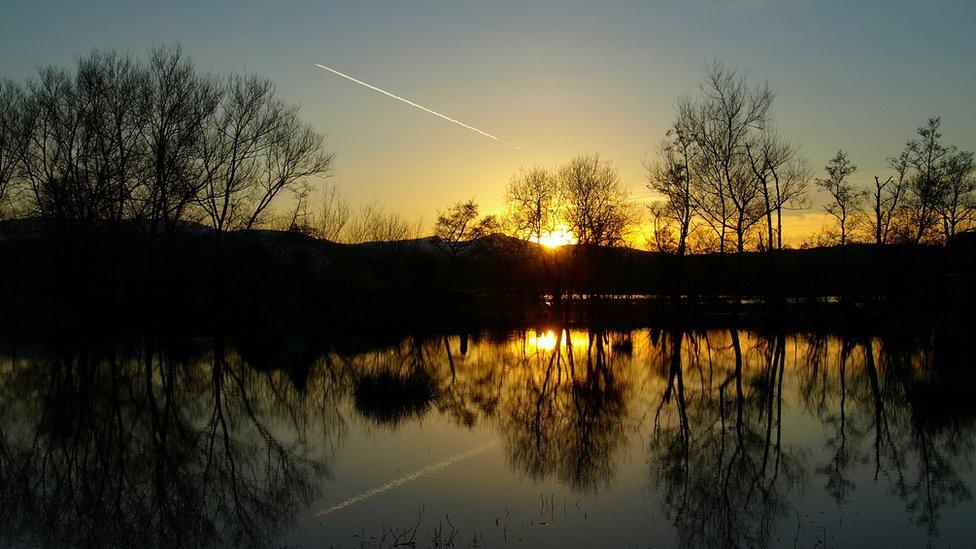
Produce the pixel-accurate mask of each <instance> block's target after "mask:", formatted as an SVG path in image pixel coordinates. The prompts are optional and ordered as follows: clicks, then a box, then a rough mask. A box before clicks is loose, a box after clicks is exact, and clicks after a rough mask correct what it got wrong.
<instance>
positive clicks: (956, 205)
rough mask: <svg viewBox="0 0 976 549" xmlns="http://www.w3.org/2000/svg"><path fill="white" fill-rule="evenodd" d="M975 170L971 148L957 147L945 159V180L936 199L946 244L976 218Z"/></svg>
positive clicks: (968, 226) (971, 224)
mask: <svg viewBox="0 0 976 549" xmlns="http://www.w3.org/2000/svg"><path fill="white" fill-rule="evenodd" d="M974 171H976V166H974V163H973V153H972V151H954V152H953V154H952V155H951V156H950V157H949V160H948V161H947V162H946V173H945V182H944V183H943V185H942V187H941V191H942V192H941V193H939V199H938V201H937V202H936V209H937V210H938V212H939V217H940V218H941V220H942V232H943V235H944V238H945V243H946V245H948V244H949V242H950V241H951V240H952V238H953V237H954V236H956V233H957V232H959V231H960V230H965V229H969V228H971V227H972V226H973V222H974V220H976V177H974Z"/></svg>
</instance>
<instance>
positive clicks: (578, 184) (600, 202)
mask: <svg viewBox="0 0 976 549" xmlns="http://www.w3.org/2000/svg"><path fill="white" fill-rule="evenodd" d="M559 188H560V193H561V196H562V200H563V201H564V203H565V210H564V216H565V220H566V224H567V225H568V228H569V230H570V231H572V233H573V235H574V236H575V237H576V241H577V242H578V243H579V244H581V245H584V246H615V245H618V244H620V243H621V242H623V240H624V236H625V232H626V230H627V227H628V225H629V224H630V222H631V220H632V217H633V212H632V210H633V204H632V201H631V199H630V193H629V192H628V191H627V189H626V188H624V187H623V185H621V184H620V177H619V176H618V175H617V170H616V168H614V167H613V164H612V163H611V162H610V161H606V160H601V159H600V155H599V154H598V153H597V154H591V155H580V156H577V157H576V158H574V159H573V160H571V161H570V162H569V163H568V164H566V165H564V166H563V167H562V168H560V169H559Z"/></svg>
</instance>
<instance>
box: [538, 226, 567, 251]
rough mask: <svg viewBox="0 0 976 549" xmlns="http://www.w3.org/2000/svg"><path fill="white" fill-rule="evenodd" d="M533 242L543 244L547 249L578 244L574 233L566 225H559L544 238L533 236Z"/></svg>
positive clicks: (543, 236) (544, 235)
mask: <svg viewBox="0 0 976 549" xmlns="http://www.w3.org/2000/svg"><path fill="white" fill-rule="evenodd" d="M532 240H533V241H535V242H538V243H539V244H542V245H543V246H545V247H546V248H558V247H560V246H565V245H567V244H575V243H576V238H575V237H574V236H573V233H571V232H570V231H569V230H568V229H567V228H566V226H565V225H559V226H558V227H556V228H555V229H553V230H551V231H549V232H547V233H545V234H543V235H542V236H538V237H536V236H533V237H532Z"/></svg>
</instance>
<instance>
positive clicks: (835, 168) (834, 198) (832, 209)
mask: <svg viewBox="0 0 976 549" xmlns="http://www.w3.org/2000/svg"><path fill="white" fill-rule="evenodd" d="M824 170H826V171H827V177H826V178H825V179H818V180H817V186H818V187H820V188H821V189H823V190H825V191H827V193H829V194H830V200H831V201H830V202H828V203H827V204H825V205H824V209H825V210H827V213H829V214H830V215H832V216H834V218H836V219H837V224H838V225H839V226H840V245H841V246H844V245H845V244H847V234H848V229H849V227H850V226H849V223H850V221H851V219H852V218H853V217H854V216H856V215H857V214H858V212H860V208H861V204H862V203H863V202H864V199H865V198H866V197H867V191H864V190H863V189H857V188H856V187H854V185H852V184H851V183H850V182H849V181H847V176H848V175H850V174H852V173H854V172H855V171H857V166H855V165H854V163H853V162H851V161H850V160H849V159H848V158H847V153H846V152H844V151H837V154H836V155H835V156H834V157H833V158H831V159H830V162H828V163H827V165H826V166H825V167H824Z"/></svg>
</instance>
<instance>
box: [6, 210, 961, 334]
mask: <svg viewBox="0 0 976 549" xmlns="http://www.w3.org/2000/svg"><path fill="white" fill-rule="evenodd" d="M41 223H42V221H41V220H19V221H15V222H6V223H4V224H0V238H2V240H0V264H4V265H9V266H16V268H9V269H4V270H2V271H0V287H2V288H3V290H2V291H0V306H2V307H3V309H4V310H5V311H6V312H7V313H8V314H6V315H5V318H4V320H3V324H5V325H6V326H7V328H9V329H17V328H18V327H19V328H27V327H30V328H31V329H35V328H39V327H43V326H44V325H48V326H49V327H51V328H52V329H57V328H56V327H57V326H59V325H60V326H63V327H64V328H67V329H77V328H79V327H81V328H84V327H88V328H94V327H97V326H101V327H104V328H109V329H112V328H116V329H123V330H139V329H148V330H151V331H160V330H162V331H172V332H174V333H204V334H207V333H214V332H215V331H216V332H220V331H221V330H225V329H229V330H234V329H240V328H243V327H246V326H251V327H253V328H255V329H258V330H261V329H269V328H270V329H273V328H275V327H278V328H281V329H304V330H310V329H316V327H328V328H330V329H332V330H335V329H339V330H342V329H348V330H350V331H355V330H360V329H363V328H372V329H376V330H379V329H383V330H393V331H396V330H438V329H441V330H443V329H448V330H452V329H478V328H482V327H489V326H496V327H518V326H524V325H577V326H580V325H598V326H606V327H609V326H617V327H620V326H643V325H646V324H647V323H648V322H652V323H658V324H660V323H666V324H678V325H688V326H701V325H709V326H715V325H732V324H735V323H739V324H741V325H743V326H745V325H753V326H755V325H764V324H765V325H776V324H783V325H789V326H793V327H803V326H818V325H819V326H830V325H837V326H850V327H853V326H857V325H865V326H870V325H871V324H872V323H874V324H876V326H874V327H875V328H882V327H884V326H888V327H890V328H892V329H898V328H902V329H904V328H906V327H909V326H911V327H925V326H928V325H930V324H931V323H932V322H934V321H936V320H938V319H940V318H958V319H959V321H961V322H963V323H964V324H965V323H967V322H968V320H967V319H968V318H969V317H970V316H971V315H970V314H969V313H970V310H971V307H972V306H973V305H974V291H973V288H974V286H976V274H974V273H976V239H973V238H970V235H969V234H962V235H959V236H958V237H957V238H956V239H955V240H954V241H953V242H952V243H951V244H950V245H949V246H947V247H935V246H924V245H918V246H915V245H889V246H885V247H876V246H872V245H848V246H844V247H841V246H835V247H826V248H813V249H803V250H781V251H776V252H773V253H770V252H745V253H742V254H717V253H716V254H696V255H688V256H684V257H677V256H674V255H671V254H665V253H661V252H647V251H640V250H633V249H629V248H604V247H592V248H584V247H582V246H576V245H569V246H564V247H561V248H557V249H548V248H545V247H542V246H539V245H537V244H534V243H526V242H523V241H520V240H518V239H514V238H510V237H505V236H502V235H492V236H486V237H481V238H478V239H476V240H474V241H471V242H469V243H468V245H467V246H466V247H465V248H464V249H463V250H461V251H459V252H458V253H457V254H449V253H448V252H447V251H446V248H445V247H444V245H443V243H442V242H440V241H438V240H437V239H434V238H430V239H419V240H412V241H400V242H388V243H365V244H337V243H333V242H328V241H322V240H319V239H315V238H312V237H310V236H307V235H305V234H302V233H299V232H288V231H271V230H252V231H240V232H232V233H227V234H225V235H224V236H223V238H222V239H220V240H217V239H215V238H214V236H213V234H212V233H211V232H210V231H208V230H207V229H206V228H205V227H203V226H197V225H193V224H189V223H187V224H184V225H182V226H181V230H180V231H177V232H173V233H171V234H170V235H168V236H167V238H166V239H159V240H155V239H151V238H148V237H147V236H145V235H143V234H140V233H138V232H132V233H131V234H128V235H124V236H120V235H118V234H114V235H113V234H106V233H101V234H98V233H95V234H91V233H89V234H87V235H81V234H79V233H74V234H71V235H63V236H62V237H61V238H60V239H56V238H52V237H51V236H50V235H49V233H47V232H46V231H44V230H42V229H40V228H39V226H40V224H41ZM678 269H681V270H682V273H683V274H682V276H681V277H680V278H679V277H678V276H677V275H676V274H675V273H676V271H677V270H678ZM679 280H680V283H679V282H678V281H679ZM954 322H955V321H954ZM258 327H260V328H258Z"/></svg>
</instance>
